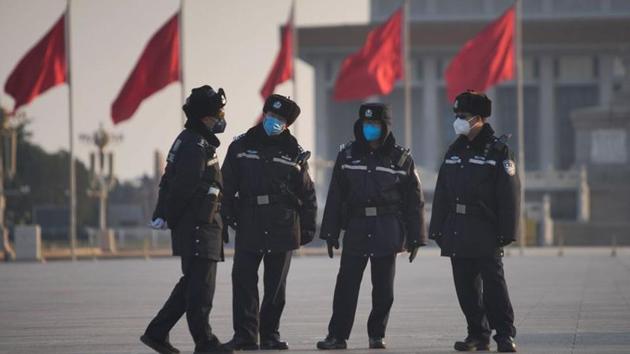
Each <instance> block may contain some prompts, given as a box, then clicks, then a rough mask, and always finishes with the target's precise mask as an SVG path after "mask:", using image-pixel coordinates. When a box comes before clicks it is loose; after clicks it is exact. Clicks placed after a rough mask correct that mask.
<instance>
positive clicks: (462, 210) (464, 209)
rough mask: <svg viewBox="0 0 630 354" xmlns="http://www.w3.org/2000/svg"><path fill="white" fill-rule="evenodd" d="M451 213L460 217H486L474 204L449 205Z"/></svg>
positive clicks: (481, 209) (480, 208) (479, 207)
mask: <svg viewBox="0 0 630 354" xmlns="http://www.w3.org/2000/svg"><path fill="white" fill-rule="evenodd" d="M451 211H452V212H453V213H455V214H460V215H475V216H487V215H486V212H485V211H484V210H483V208H482V207H481V206H479V205H474V204H460V203H455V204H452V205H451Z"/></svg>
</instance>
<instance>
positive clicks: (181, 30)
mask: <svg viewBox="0 0 630 354" xmlns="http://www.w3.org/2000/svg"><path fill="white" fill-rule="evenodd" d="M177 25H178V26H179V31H178V32H179V82H180V84H181V103H180V106H182V105H183V104H184V103H185V102H186V85H185V81H184V0H180V1H179V18H178V19H177ZM181 115H182V119H181V128H182V129H184V124H186V114H185V113H184V111H183V110H182V112H181Z"/></svg>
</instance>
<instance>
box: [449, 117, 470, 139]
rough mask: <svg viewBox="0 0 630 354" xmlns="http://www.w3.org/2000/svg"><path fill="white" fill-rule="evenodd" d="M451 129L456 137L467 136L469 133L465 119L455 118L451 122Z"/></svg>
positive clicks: (468, 126) (468, 125)
mask: <svg viewBox="0 0 630 354" xmlns="http://www.w3.org/2000/svg"><path fill="white" fill-rule="evenodd" d="M453 129H455V134H457V135H468V133H470V124H468V121H467V120H465V119H461V118H457V119H455V121H454V122H453Z"/></svg>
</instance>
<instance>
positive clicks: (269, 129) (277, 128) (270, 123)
mask: <svg viewBox="0 0 630 354" xmlns="http://www.w3.org/2000/svg"><path fill="white" fill-rule="evenodd" d="M286 126H287V125H286V123H284V122H283V121H281V120H280V119H278V118H275V117H272V116H266V117H265V119H263V128H264V129H265V133H267V135H269V136H273V135H278V134H280V133H282V132H283V131H284V129H285V128H286Z"/></svg>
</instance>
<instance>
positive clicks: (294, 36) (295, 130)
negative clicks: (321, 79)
mask: <svg viewBox="0 0 630 354" xmlns="http://www.w3.org/2000/svg"><path fill="white" fill-rule="evenodd" d="M296 3H297V1H295V0H293V1H291V32H292V36H291V39H292V43H291V49H292V50H293V58H292V60H293V63H292V65H291V81H292V84H293V101H295V103H298V88H297V78H296V74H297V70H296V65H297V57H298V35H297V30H296V29H295V22H296V20H295V19H296V16H295V13H296V11H295V10H296ZM285 30H286V29H285ZM293 134H294V135H295V136H296V137H297V138H299V137H298V121H296V122H295V123H293Z"/></svg>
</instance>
